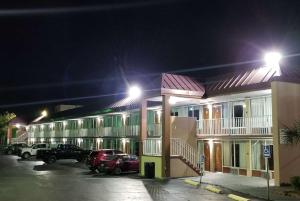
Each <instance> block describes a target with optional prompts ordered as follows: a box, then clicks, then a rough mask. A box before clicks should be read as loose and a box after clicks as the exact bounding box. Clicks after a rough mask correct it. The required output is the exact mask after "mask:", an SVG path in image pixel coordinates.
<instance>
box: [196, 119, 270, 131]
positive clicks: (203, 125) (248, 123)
mask: <svg viewBox="0 0 300 201" xmlns="http://www.w3.org/2000/svg"><path fill="white" fill-rule="evenodd" d="M197 126H198V132H197V133H198V134H200V135H268V134H272V116H261V117H238V118H220V119H201V120H198V121H197Z"/></svg>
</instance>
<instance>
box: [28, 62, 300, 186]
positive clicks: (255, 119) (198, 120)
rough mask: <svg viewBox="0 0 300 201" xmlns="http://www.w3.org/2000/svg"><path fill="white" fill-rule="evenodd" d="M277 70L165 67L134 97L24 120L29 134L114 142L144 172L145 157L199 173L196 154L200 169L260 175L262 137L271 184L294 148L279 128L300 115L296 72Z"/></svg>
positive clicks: (290, 171) (287, 173) (291, 164)
mask: <svg viewBox="0 0 300 201" xmlns="http://www.w3.org/2000/svg"><path fill="white" fill-rule="evenodd" d="M276 70H277V69H273V68H269V67H260V68H254V69H250V70H241V71H239V72H231V73H228V74H223V75H220V76H213V77H207V78H205V79H195V78H192V77H190V76H185V75H175V74H166V73H164V74H162V75H161V76H159V78H157V79H155V80H154V81H153V82H152V83H151V84H145V83H144V84H143V85H141V87H142V88H143V89H144V93H143V95H142V96H141V97H139V98H135V99H132V98H130V97H126V98H124V99H122V100H120V101H118V102H116V103H113V104H111V105H109V106H107V107H103V108H99V109H97V110H95V111H89V112H86V111H85V112H82V111H84V109H82V108H76V109H74V110H72V112H71V113H70V112H68V114H67V115H64V113H61V114H60V115H59V116H57V117H56V116H53V117H51V119H47V120H46V121H43V122H38V123H33V124H30V125H28V127H27V130H28V141H29V142H30V143H35V142H49V143H74V144H77V145H78V146H81V147H83V148H86V149H101V148H116V149H120V150H121V151H124V152H126V153H131V154H137V155H139V156H140V160H141V174H142V175H144V174H145V170H144V167H145V166H144V164H145V163H147V162H152V163H154V164H155V176H156V177H158V178H161V177H180V176H194V175H198V173H199V160H200V156H201V155H204V156H205V163H204V169H205V170H206V171H211V172H224V173H233V174H237V175H245V176H259V177H265V176H266V168H267V167H266V164H267V161H266V159H265V158H264V155H263V145H271V147H272V150H273V154H272V157H271V158H270V159H268V160H269V167H270V170H271V173H270V176H271V177H272V178H275V182H276V184H277V185H279V184H280V183H288V182H289V177H291V176H293V175H295V174H297V170H296V169H295V167H297V166H298V167H299V165H300V157H299V156H300V151H299V147H297V146H296V145H295V146H296V147H291V146H288V145H285V144H284V142H283V141H282V140H280V131H281V129H283V128H285V126H291V125H292V124H293V123H294V121H295V120H299V119H300V106H299V105H300V104H299V103H300V84H299V80H300V76H299V75H300V74H299V72H298V71H293V70H292V69H282V70H281V71H282V72H281V76H278V73H277V72H276ZM149 86H151V88H149ZM147 87H148V88H147ZM287 150H289V151H288V152H291V153H290V154H289V155H288V156H285V155H283V153H286V152H287Z"/></svg>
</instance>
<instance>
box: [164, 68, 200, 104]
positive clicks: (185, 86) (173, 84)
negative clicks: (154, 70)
mask: <svg viewBox="0 0 300 201" xmlns="http://www.w3.org/2000/svg"><path fill="white" fill-rule="evenodd" d="M204 93H205V88H204V86H203V85H202V84H201V83H200V82H198V81H197V80H195V79H193V78H191V77H189V76H185V75H175V74H169V73H163V74H162V78H161V94H174V95H188V96H197V97H199V98H201V97H202V96H203V95H204Z"/></svg>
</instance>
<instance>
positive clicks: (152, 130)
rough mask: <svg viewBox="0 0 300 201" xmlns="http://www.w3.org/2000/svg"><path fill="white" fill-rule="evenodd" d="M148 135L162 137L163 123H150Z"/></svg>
mask: <svg viewBox="0 0 300 201" xmlns="http://www.w3.org/2000/svg"><path fill="white" fill-rule="evenodd" d="M147 134H148V137H160V136H161V135H162V124H148V125H147Z"/></svg>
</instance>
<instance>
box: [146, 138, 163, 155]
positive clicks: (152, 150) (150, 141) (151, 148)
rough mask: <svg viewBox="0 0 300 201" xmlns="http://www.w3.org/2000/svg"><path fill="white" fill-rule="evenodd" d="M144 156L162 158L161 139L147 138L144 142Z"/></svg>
mask: <svg viewBox="0 0 300 201" xmlns="http://www.w3.org/2000/svg"><path fill="white" fill-rule="evenodd" d="M143 154H144V155H149V156H161V138H147V139H145V140H144V142H143Z"/></svg>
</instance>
